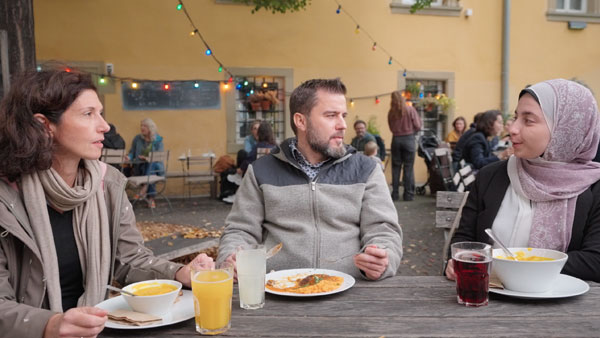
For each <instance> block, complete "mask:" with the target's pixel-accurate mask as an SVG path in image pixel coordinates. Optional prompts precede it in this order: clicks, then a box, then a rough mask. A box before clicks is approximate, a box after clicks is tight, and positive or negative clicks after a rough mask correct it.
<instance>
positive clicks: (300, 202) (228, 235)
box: [217, 139, 402, 278]
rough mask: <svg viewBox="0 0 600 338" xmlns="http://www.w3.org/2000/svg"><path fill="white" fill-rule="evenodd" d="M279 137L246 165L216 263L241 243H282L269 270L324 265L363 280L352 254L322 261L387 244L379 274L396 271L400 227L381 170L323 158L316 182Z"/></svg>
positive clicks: (363, 160)
mask: <svg viewBox="0 0 600 338" xmlns="http://www.w3.org/2000/svg"><path fill="white" fill-rule="evenodd" d="M289 142H290V140H289V139H288V140H285V141H284V142H283V143H282V144H281V146H280V147H278V148H275V149H274V150H273V151H272V152H271V154H270V155H268V156H263V157H262V158H260V159H258V160H257V161H255V162H254V163H253V164H251V165H250V166H249V167H248V171H247V172H246V175H245V176H244V179H243V181H242V184H241V186H240V188H239V189H238V191H237V193H236V197H235V202H234V204H233V208H232V210H231V212H230V213H229V215H228V216H227V219H226V220H225V224H226V228H225V231H224V233H223V236H222V237H221V242H220V245H219V257H218V258H217V263H221V262H223V261H224V260H225V259H226V258H227V257H228V256H229V255H231V254H232V253H233V252H235V250H236V248H237V247H238V246H239V245H242V244H246V243H248V244H254V243H263V244H264V245H265V246H266V247H267V248H270V247H272V246H274V245H276V244H278V243H280V242H281V243H283V249H282V250H281V252H280V253H279V254H277V255H276V256H274V257H273V258H270V259H269V260H268V261H267V271H270V270H282V269H294V268H325V269H334V270H338V271H342V272H345V273H348V274H350V275H352V276H355V277H364V275H363V274H362V273H361V272H360V270H359V269H358V268H357V267H356V266H355V265H354V262H353V260H352V257H351V256H350V257H348V258H346V259H343V260H341V261H338V262H335V263H329V262H326V261H323V260H322V259H323V258H327V259H331V258H337V257H343V256H346V255H350V254H353V253H358V252H360V251H364V249H365V247H366V246H367V245H371V244H375V245H378V246H379V247H385V248H386V250H387V252H388V256H389V265H388V268H387V270H386V271H385V272H384V274H383V275H382V276H381V278H386V277H390V276H394V275H395V274H396V271H397V270H398V267H399V266H400V259H401V258H402V230H401V228H400V225H399V224H398V214H397V212H396V208H395V207H394V204H393V202H392V199H391V197H390V193H389V189H388V186H387V183H386V181H385V177H384V175H383V172H382V171H381V170H380V169H379V168H377V166H376V164H375V162H374V161H372V160H371V159H370V158H368V157H366V156H364V155H362V154H357V153H356V150H355V149H354V148H352V147H350V146H348V147H347V149H348V153H347V154H346V155H345V156H344V157H342V158H340V159H338V160H335V161H330V162H328V163H326V164H325V165H324V166H323V167H322V168H321V170H320V171H319V174H318V175H317V177H316V178H315V180H314V181H310V180H309V178H308V176H307V175H306V174H305V173H304V172H303V171H302V170H301V169H300V167H299V165H298V164H297V162H296V161H295V160H294V159H293V156H292V155H291V153H290V149H289Z"/></svg>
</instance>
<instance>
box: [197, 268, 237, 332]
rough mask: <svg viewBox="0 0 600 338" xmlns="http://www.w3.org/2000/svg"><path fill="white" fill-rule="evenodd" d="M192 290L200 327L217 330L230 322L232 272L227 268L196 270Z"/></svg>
mask: <svg viewBox="0 0 600 338" xmlns="http://www.w3.org/2000/svg"><path fill="white" fill-rule="evenodd" d="M192 292H193V293H194V298H195V302H194V303H195V304H194V305H195V308H196V324H198V326H199V327H201V328H203V329H208V330H216V329H219V328H222V327H224V326H226V325H227V323H229V319H230V318H231V297H232V294H233V278H232V275H231V274H229V273H227V271H225V270H213V271H199V272H196V273H195V274H194V276H193V278H192Z"/></svg>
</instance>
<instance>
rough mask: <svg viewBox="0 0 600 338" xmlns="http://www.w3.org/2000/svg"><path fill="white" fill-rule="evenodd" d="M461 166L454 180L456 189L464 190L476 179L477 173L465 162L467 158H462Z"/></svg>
mask: <svg viewBox="0 0 600 338" xmlns="http://www.w3.org/2000/svg"><path fill="white" fill-rule="evenodd" d="M459 168H460V169H458V170H457V171H456V173H455V174H454V177H453V178H452V181H453V183H454V186H455V187H456V191H458V192H464V191H466V190H467V188H468V187H469V185H471V183H473V182H474V181H475V174H474V173H473V170H472V169H471V166H470V165H468V164H466V163H465V160H460V163H459Z"/></svg>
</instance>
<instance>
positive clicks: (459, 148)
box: [452, 113, 483, 171]
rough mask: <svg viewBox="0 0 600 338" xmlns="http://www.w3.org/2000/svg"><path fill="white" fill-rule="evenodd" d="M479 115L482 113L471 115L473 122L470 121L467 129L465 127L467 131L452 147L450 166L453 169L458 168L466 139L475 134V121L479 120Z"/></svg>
mask: <svg viewBox="0 0 600 338" xmlns="http://www.w3.org/2000/svg"><path fill="white" fill-rule="evenodd" d="M481 116H483V113H477V114H475V116H474V117H473V123H471V125H470V126H469V129H467V131H465V132H464V133H463V134H462V136H461V137H460V138H459V139H458V142H456V145H455V146H454V148H453V149H452V166H453V167H454V171H457V170H458V169H460V168H459V162H460V160H461V159H462V156H463V149H464V147H465V144H466V143H467V141H468V140H469V139H470V138H471V136H473V134H475V131H476V128H475V127H476V126H477V121H479V118H481Z"/></svg>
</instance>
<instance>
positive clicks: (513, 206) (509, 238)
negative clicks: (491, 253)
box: [492, 156, 535, 248]
mask: <svg viewBox="0 0 600 338" xmlns="http://www.w3.org/2000/svg"><path fill="white" fill-rule="evenodd" d="M508 177H509V179H510V184H509V185H508V189H506V193H505V194H504V199H502V204H501V205H500V209H499V210H498V214H497V215H496V218H495V219H494V223H493V224H492V230H493V231H494V233H495V234H496V236H498V237H499V239H500V240H501V241H502V242H503V243H504V244H505V245H507V246H509V247H527V246H528V243H529V231H530V229H531V223H532V222H533V211H534V209H535V202H532V201H531V200H530V199H528V198H526V197H525V195H524V194H523V189H522V188H521V183H520V182H519V177H518V175H517V159H516V157H514V156H511V157H510V158H509V160H508ZM498 247H499V245H497V244H495V243H494V248H498Z"/></svg>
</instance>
